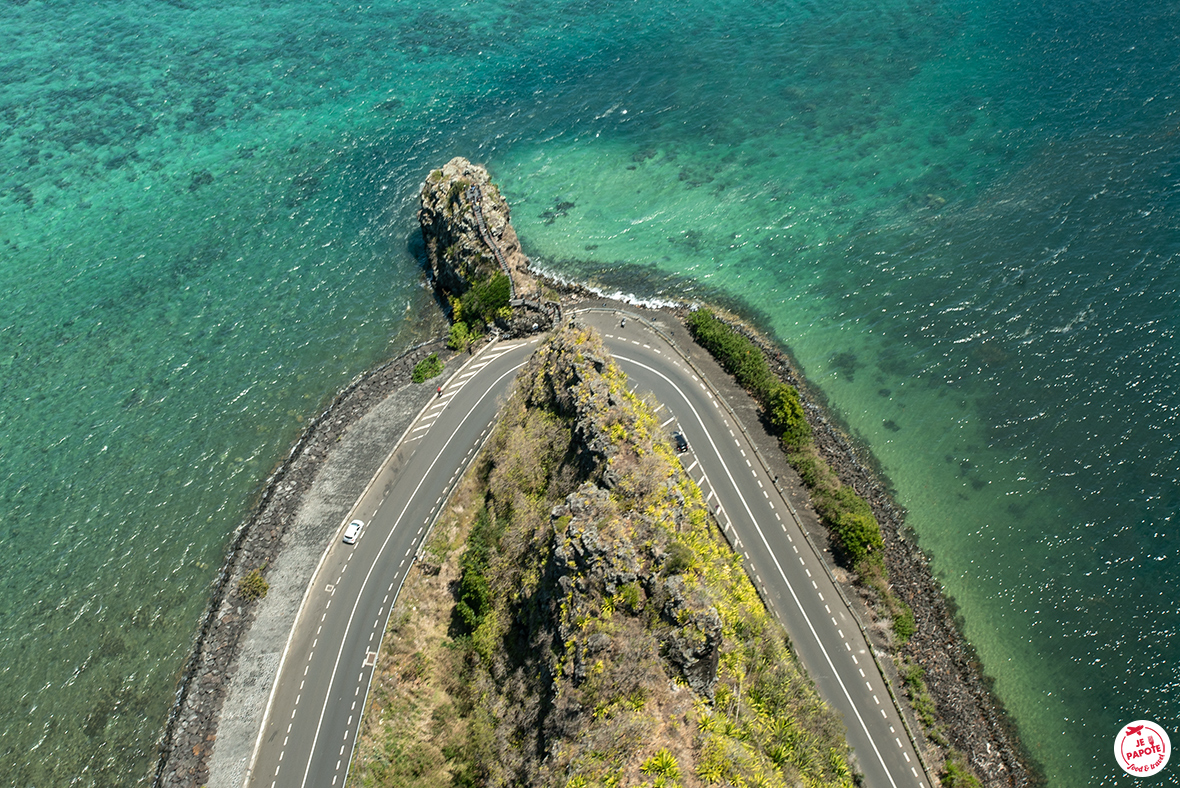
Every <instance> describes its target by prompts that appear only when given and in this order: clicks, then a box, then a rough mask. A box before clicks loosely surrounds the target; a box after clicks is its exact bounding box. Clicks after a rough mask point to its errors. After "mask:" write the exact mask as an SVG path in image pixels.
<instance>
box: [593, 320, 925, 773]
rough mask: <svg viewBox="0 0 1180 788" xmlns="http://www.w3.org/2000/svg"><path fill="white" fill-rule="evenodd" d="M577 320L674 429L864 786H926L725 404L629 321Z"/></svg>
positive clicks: (826, 586) (824, 578)
mask: <svg viewBox="0 0 1180 788" xmlns="http://www.w3.org/2000/svg"><path fill="white" fill-rule="evenodd" d="M578 317H579V319H580V320H581V321H583V322H585V323H588V324H590V325H592V326H594V327H595V328H597V329H598V331H599V332H600V333H601V334H602V335H603V338H604V341H605V343H606V346H607V349H608V350H609V351H610V352H611V354H612V355H613V356H614V358H615V360H616V361H617V362H618V364H619V366H620V367H621V368H622V370H623V371H624V372H625V373H626V374H627V377H628V379H629V381H630V383H631V387H632V389H633V390H635V391H636V392H637V393H644V392H650V393H651V394H652V395H653V396H654V398H655V400H656V401H657V402H659V403H660V406H659V407H660V409H661V410H660V413H659V415H660V421H661V422H662V423H663V424H664V425H666V428H667V429H668V430H669V431H672V430H676V429H679V431H680V432H681V433H683V434H684V436H685V438H686V439H687V440H688V444H689V452H688V453H687V454H684V455H681V457H682V460H681V461H682V462H683V464H684V466H685V467H686V468H687V469H688V473H689V475H690V476H692V478H693V480H694V481H696V482H697V484H698V485H699V486H700V488H701V491H702V492H703V493H704V495H705V497H706V499H707V501H708V502H709V505H710V507H711V508H712V509H713V510H714V512H715V513H716V514H717V519H718V521H719V522H720V523H721V526H722V528H723V529H724V530H725V534H726V537H727V538H728V539H729V541H730V544H732V545H733V546H734V548H735V549H736V550H738V551H740V552H741V553H742V555H743V556H744V558H745V560H746V565H747V569H748V571H749V573H750V576H751V577H752V578H753V579H754V582H755V584H756V585H757V586H758V589H759V591H760V592H761V594H762V598H763V599H764V600H765V601H766V602H767V605H768V606H769V607H770V608H771V609H772V610H773V611H774V612H775V614H777V615H778V617H779V619H780V620H781V621H782V622H783V624H785V625H786V628H787V631H788V633H789V634H790V637H791V643H792V645H793V646H794V648H795V652H796V653H797V654H798V655H799V658H800V660H801V661H802V662H803V666H804V667H805V668H806V669H807V672H808V674H809V675H810V676H811V678H812V679H813V680H814V681H815V684H816V687H817V688H818V690H819V692H820V694H821V695H822V696H823V697H824V699H825V700H827V702H828V703H829V704H831V705H832V706H833V707H834V708H835V709H836V710H837V711H838V712H839V713H840V714H841V715H842V716H843V718H844V723H845V725H846V726H847V728H848V741H849V744H851V745H852V748H853V751H854V752H855V754H856V756H857V759H858V762H859V767H860V770H861V771H862V772H863V773H864V775H865V784H866V785H868V786H870V788H888V787H889V786H892V788H901V786H921V788H926V786H928V785H929V781H928V779H927V777H926V775H925V773H924V771H923V769H922V766H921V764H920V763H919V761H918V757H917V754H916V753H915V751H914V748H913V744H912V742H911V741H910V739H909V737H908V736H907V734H906V732H905V727H904V726H903V725H902V722H901V717H900V716H899V714H898V712H897V709H896V707H895V706H894V705H893V701H892V699H891V697H890V695H889V692H888V690H887V689H886V688H885V682H884V679H882V677H881V674H880V672H879V671H878V669H877V667H876V664H875V662H874V661H873V656H872V653H871V651H870V648H871V646H870V645H869V644H868V642H866V640H865V639H864V637H863V635H862V633H861V630H860V628H859V626H858V625H857V623H856V620H855V619H854V618H853V615H852V613H851V612H850V611H849V610H848V608H847V606H846V605H845V604H844V602H843V598H842V597H841V595H840V594H839V593H838V592H837V591H836V588H835V585H834V584H833V582H832V580H831V577H830V575H829V574H828V572H827V570H826V568H825V566H824V564H823V562H822V561H821V559H820V558H819V557H818V556H817V555H816V554H815V551H814V550H813V549H812V547H811V543H810V542H809V541H808V540H807V539H806V538H805V537H804V535H803V531H802V527H801V526H800V525H799V523H798V521H797V520H796V519H795V517H794V515H793V513H792V509H791V507H790V505H789V504H788V502H787V501H786V499H785V498H784V497H783V496H782V495H781V494H780V493H779V491H778V489H777V488H776V486H775V484H774V480H773V479H772V477H771V476H770V474H769V472H768V471H767V469H766V468H764V467H763V466H762V465H761V463H760V462H759V460H758V457H757V453H756V452H755V450H754V447H753V445H752V444H751V443H750V442H749V441H748V440H747V439H746V436H745V433H744V432H743V431H742V429H741V428H740V427H739V425H738V424H737V423H736V421H735V419H734V418H733V416H732V414H731V413H730V412H729V410H728V409H727V408H726V406H725V404H724V403H723V402H721V401H719V399H718V397H717V395H716V393H715V392H714V391H713V390H712V388H711V387H710V386H709V385H708V382H707V381H705V380H702V379H701V378H700V377H699V376H698V375H697V374H696V372H695V370H693V369H692V368H691V366H690V365H689V364H688V362H687V360H686V359H685V358H684V357H683V356H681V355H680V354H679V353H678V352H677V351H676V350H675V349H674V348H673V347H672V346H671V345H669V344H668V342H667V341H665V338H664V337H663V336H662V335H661V334H659V333H657V332H656V331H654V330H653V329H652V328H651V327H650V326H648V325H646V324H645V323H644V322H643V321H641V320H639V319H637V317H638V316H637V315H635V314H631V315H630V316H629V317H627V312H625V311H618V310H591V311H586V312H583V313H582V314H580V315H579V316H578ZM623 317H627V322H626V325H625V326H624V325H622V318H623Z"/></svg>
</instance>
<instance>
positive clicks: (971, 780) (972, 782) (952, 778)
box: [941, 750, 981, 788]
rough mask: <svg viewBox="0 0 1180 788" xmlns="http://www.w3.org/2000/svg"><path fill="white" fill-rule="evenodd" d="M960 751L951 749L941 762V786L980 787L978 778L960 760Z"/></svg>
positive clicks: (948, 787)
mask: <svg viewBox="0 0 1180 788" xmlns="http://www.w3.org/2000/svg"><path fill="white" fill-rule="evenodd" d="M962 759H963V756H962V754H961V753H959V752H956V751H954V750H952V751H951V752H950V754H949V755H947V759H946V763H945V764H943V771H942V775H941V777H942V785H943V788H981V786H980V784H979V780H977V779H976V778H975V775H973V774H972V773H971V772H969V771H967V765H966V764H965V763H963V762H962Z"/></svg>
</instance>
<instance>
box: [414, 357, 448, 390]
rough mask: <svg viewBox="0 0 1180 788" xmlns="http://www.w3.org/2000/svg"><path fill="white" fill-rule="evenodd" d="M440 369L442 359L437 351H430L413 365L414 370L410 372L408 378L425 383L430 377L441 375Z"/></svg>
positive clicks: (441, 367)
mask: <svg viewBox="0 0 1180 788" xmlns="http://www.w3.org/2000/svg"><path fill="white" fill-rule="evenodd" d="M442 371H443V363H442V359H440V358H439V357H438V353H431V354H430V355H429V356H427V357H426V358H424V359H422V360H421V361H419V362H418V363H417V364H415V365H414V371H413V372H412V373H411V374H410V380H412V381H414V382H415V383H425V382H426V381H428V380H430V379H431V378H433V377H437V376H438V375H441V374H442Z"/></svg>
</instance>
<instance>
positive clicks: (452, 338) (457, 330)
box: [447, 323, 471, 350]
mask: <svg viewBox="0 0 1180 788" xmlns="http://www.w3.org/2000/svg"><path fill="white" fill-rule="evenodd" d="M470 343H471V332H470V331H468V330H467V324H466V323H456V324H455V325H453V326H451V333H450V335H449V336H448V337H447V347H449V348H450V349H451V350H466V349H467V346H468V345H469V344H470Z"/></svg>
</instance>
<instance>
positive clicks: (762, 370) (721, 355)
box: [685, 309, 783, 406]
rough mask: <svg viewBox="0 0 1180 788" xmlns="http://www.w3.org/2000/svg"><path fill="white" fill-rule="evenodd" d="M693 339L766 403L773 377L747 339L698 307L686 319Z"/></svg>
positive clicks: (777, 382) (710, 313) (742, 384)
mask: <svg viewBox="0 0 1180 788" xmlns="http://www.w3.org/2000/svg"><path fill="white" fill-rule="evenodd" d="M685 322H686V323H687V324H688V330H689V331H690V332H691V333H692V336H693V339H695V340H696V341H697V344H699V345H700V346H701V347H703V348H705V349H706V350H708V351H709V352H710V353H712V354H713V357H714V358H716V359H717V362H718V363H719V364H721V366H722V367H723V368H724V369H725V371H726V372H728V373H729V374H731V375H733V376H734V377H735V378H737V381H738V383H739V384H740V385H741V386H742V388H744V389H746V390H747V391H749V392H750V393H751V394H753V395H754V396H755V397H756V398H757V399H758V400H759V401H760V402H761V403H762V404H763V406H766V405H767V404H768V400H769V398H770V393H771V390H772V389H773V388H774V386H775V385H776V384H779V385H783V384H781V383H780V382H779V380H778V379H777V378H775V376H774V374H773V373H772V372H771V371H770V367H769V366H768V365H767V363H766V356H764V355H763V354H762V350H761V349H759V348H758V346H757V345H755V344H754V343H753V342H751V341H750V340H748V339H746V338H745V337H744V336H742V335H741V334H739V333H737V332H736V331H734V330H733V329H732V328H730V327H729V326H727V325H725V323H723V322H721V321H720V320H718V319H717V316H716V315H714V314H713V313H712V312H710V311H709V310H708V309H698V310H696V311H695V312H692V313H691V314H689V316H688V319H687V320H686V321H685Z"/></svg>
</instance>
